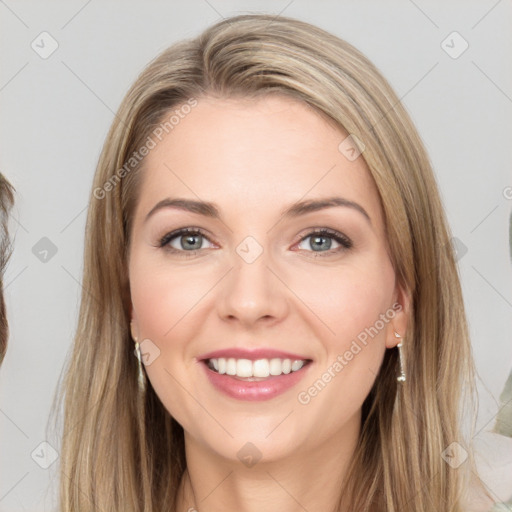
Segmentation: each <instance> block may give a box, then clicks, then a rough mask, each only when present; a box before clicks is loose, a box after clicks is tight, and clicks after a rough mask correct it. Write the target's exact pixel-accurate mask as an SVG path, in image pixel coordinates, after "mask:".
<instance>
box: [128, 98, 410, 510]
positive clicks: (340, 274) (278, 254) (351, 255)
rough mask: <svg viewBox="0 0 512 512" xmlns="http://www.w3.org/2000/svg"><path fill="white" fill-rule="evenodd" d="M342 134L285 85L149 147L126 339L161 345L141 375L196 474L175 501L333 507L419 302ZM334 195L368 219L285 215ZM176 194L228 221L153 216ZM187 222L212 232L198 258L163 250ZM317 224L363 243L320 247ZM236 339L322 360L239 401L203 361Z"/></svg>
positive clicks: (215, 109)
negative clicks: (280, 388)
mask: <svg viewBox="0 0 512 512" xmlns="http://www.w3.org/2000/svg"><path fill="white" fill-rule="evenodd" d="M346 136H347V134H346V133H344V132H343V131H341V130H340V129H338V128H336V127H334V126H333V125H332V124H331V123H328V122H327V121H326V120H325V118H323V117H322V116H320V115H319V114H318V113H316V112H315V111H314V110H313V109H312V108H310V107H309V106H307V105H306V104H304V103H301V102H298V101H296V100H293V99H290V98H286V97H283V96H267V97H264V98H261V99H258V100H257V101H255V100H252V101H248V100H246V99H233V98H231V99H219V98H212V97H205V98H202V99H200V100H199V102H198V105H197V106H196V107H195V108H193V109H192V111H191V112H190V113H189V114H188V115H187V116H186V117H185V118H184V119H182V120H181V121H180V123H179V125H177V126H175V127H174V129H173V130H172V131H171V132H170V133H169V134H168V135H167V136H166V137H165V138H164V139H163V140H162V141H161V142H160V143H159V144H158V145H157V147H156V148H155V149H153V150H152V151H151V152H150V154H149V155H148V156H147V157H146V162H145V169H144V171H143V173H144V176H143V180H142V185H141V188H140V190H139V194H140V195H139V200H138V204H137V207H136V211H135V213H134V223H133V227H132V238H131V247H130V259H129V278H130V287H131V298H132V334H133V336H134V337H138V339H139V341H140V340H144V339H149V340H151V343H152V344H154V345H151V346H152V347H158V350H159V351H160V353H159V354H158V357H156V358H155V359H154V361H152V362H151V364H149V365H148V366H146V367H145V369H146V372H147V376H148V378H149V381H150V383H151V385H152V386H153V388H154V389H155V391H156V393H157V395H158V396H159V398H160V400H161V401H162V403H163V405H164V406H165V407H166V409H167V410H168V411H169V412H170V413H171V414H172V415H173V416H174V417H175V418H176V419H177V421H178V422H179V423H180V424H181V425H182V426H183V428H184V431H185V446H186V455H187V467H188V470H187V472H186V473H185V475H184V478H183V480H182V491H183V495H181V494H180V496H179V499H178V508H177V510H183V511H185V510H188V508H189V507H195V508H196V509H197V510H200V511H201V512H211V511H221V510H222V511H226V510H237V511H243V512H250V511H255V512H256V511H258V512H259V511H261V510H279V511H280V512H288V511H289V512H291V511H296V510H302V507H304V508H306V509H307V510H331V509H332V507H333V506H334V504H335V502H336V499H337V497H338V493H339V485H340V482H341V481H342V479H343V477H344V474H345V472H346V467H347V464H348V462H349V461H350V459H351V457H352V454H353V451H354V448H355V445H356V442H357V437H358V434H359V430H360V426H361V406H362V403H363V401H364V399H365V397H366V396H367V395H368V393H369V391H370V389H371V387H372V384H373V382H374V380H375V378H376V375H377V373H378V370H379V367H380V365H381V363H382V360H383V357H384V353H385V350H386V349H389V348H392V347H394V346H395V345H396V344H397V342H398V341H399V339H397V338H396V337H395V335H394V332H395V331H396V332H398V333H400V334H401V335H404V333H405V331H406V328H407V311H408V308H409V299H408V297H407V296H406V294H405V293H404V292H403V290H401V288H400V287H399V286H397V284H396V280H395V273H394V270H393V267H392V265H391V262H390V259H389V255H388V251H387V241H386V236H385V230H384V224H383V214H382V211H381V206H380V202H379V196H378V193H377V190H376V188H375V185H374V183H373V181H372V179H371V176H370V174H369V171H368V169H367V167H366V164H365V162H364V160H363V158H362V157H359V158H357V159H356V160H354V161H349V160H348V159H347V158H346V157H345V156H344V155H343V154H342V153H341V152H340V151H339V150H338V146H339V144H340V142H341V141H343V140H344V139H345V137H346ZM333 195H337V196H342V197H343V198H346V199H348V200H350V201H353V202H356V203H358V204H359V205H360V206H361V207H363V208H364V210H365V211H366V212H367V213H368V215H369V217H370V219H371V221H368V219H367V218H366V217H365V216H364V215H363V214H362V213H360V212H359V211H357V210H356V209H355V208H350V207H346V206H341V207H340V206H337V207H331V208H324V209H322V210H320V211H316V212H310V213H307V214H304V215H301V216H299V217H297V218H285V217H282V216H281V215H280V212H281V210H283V209H284V208H286V207H288V206H290V205H292V204H294V203H295V202H297V201H299V200H305V199H318V198H322V197H330V196H333ZM167 197H183V198H188V199H195V200H198V198H200V199H201V200H204V201H211V202H214V203H215V204H216V205H217V207H218V209H219V210H220V212H221V216H222V220H217V219H212V218H208V217H205V216H202V215H199V214H197V213H191V212H187V211H181V210H178V209H175V208H163V209H160V210H158V211H157V212H155V213H154V214H153V215H152V216H150V217H149V219H148V220H147V221H145V217H146V215H147V214H148V212H150V211H151V210H152V208H153V207H154V206H155V205H156V204H157V203H158V202H159V201H161V200H163V199H165V198H167ZM183 227H198V228H202V229H203V230H204V231H205V232H206V234H207V238H203V239H202V240H203V241H202V245H200V244H201V237H198V238H199V240H198V241H197V246H198V247H200V248H199V250H197V251H196V252H195V253H194V254H192V256H189V257H186V255H185V256H180V255H179V254H174V253H172V252H169V251H166V250H165V249H164V248H160V247H158V241H159V239H161V238H162V237H163V236H164V235H166V234H168V233H170V232H172V231H174V230H177V229H179V228H183ZM313 228H331V229H333V230H336V231H339V232H341V233H343V234H344V235H345V236H346V237H348V238H349V239H350V240H351V241H352V243H353V246H352V247H351V248H350V249H345V248H343V247H342V246H341V245H340V244H339V243H337V242H336V241H335V240H334V239H332V238H328V239H327V246H326V245H325V243H326V242H325V241H324V243H322V240H320V242H318V243H317V244H316V245H315V241H314V239H315V235H313V236H310V237H308V234H309V233H310V232H311V230H312V229H313ZM247 236H252V237H254V239H255V240H256V241H257V242H258V244H259V245H260V246H261V248H262V249H263V253H262V254H261V255H260V256H259V257H258V258H257V259H256V260H255V261H254V262H252V263H247V262H246V261H245V260H244V259H242V257H240V256H239V254H238V253H237V252H236V249H237V247H238V245H239V244H240V243H241V242H242V240H244V239H245V237H247ZM184 238H185V240H184ZM182 241H183V243H185V244H186V241H187V240H186V236H185V237H180V236H178V237H176V238H174V239H173V240H172V241H171V242H170V243H172V246H173V247H174V248H176V250H177V251H179V250H180V249H181V251H182V252H181V253H180V254H183V253H184V252H186V251H187V248H186V247H189V246H187V245H185V248H183V246H182V245H181V242H182ZM329 242H330V243H331V246H330V248H329V246H328V243H329ZM315 248H316V251H315ZM188 252H191V251H190V249H188ZM319 254H320V255H324V256H318V255H319ZM397 302H398V303H399V304H400V305H401V306H402V310H401V311H399V312H397V313H396V314H395V315H394V317H393V318H392V319H390V320H388V322H387V323H385V325H384V328H382V329H381V330H380V331H379V333H378V335H376V336H374V337H373V338H370V339H369V340H370V341H369V342H368V344H367V345H366V346H364V348H362V350H361V351H360V352H359V353H357V355H355V356H354V358H353V359H352V360H351V361H349V362H348V364H347V365H346V366H345V367H344V368H343V370H342V371H341V372H338V373H335V375H336V376H335V377H334V378H332V379H331V381H330V382H329V383H328V384H327V385H326V386H325V388H324V389H323V390H322V391H321V392H319V393H318V394H317V395H316V396H315V397H313V398H312V399H311V401H310V402H309V403H308V404H306V405H304V404H301V403H299V401H298V398H297V395H298V393H299V392H300V391H305V390H307V389H308V388H309V387H310V386H311V385H312V384H313V383H314V382H315V381H316V380H317V379H319V378H321V376H322V374H323V373H324V372H326V371H327V369H328V368H329V367H331V368H332V365H333V363H334V362H335V361H336V360H337V357H338V355H340V354H341V355H343V354H344V353H345V352H346V351H347V350H348V349H349V348H350V346H351V343H352V342H353V340H355V339H356V338H357V336H358V334H360V333H361V332H362V331H364V329H365V328H369V327H370V326H372V325H374V324H375V322H376V320H378V319H379V315H381V314H385V313H386V312H387V311H389V310H390V309H391V308H392V306H393V304H395V303H397ZM230 347H248V348H254V347H272V348H276V349H281V350H285V351H289V352H294V353H298V354H301V355H302V354H303V355H304V356H305V357H307V358H309V359H312V363H311V364H310V365H309V366H308V367H307V371H306V372H305V376H304V378H303V379H302V380H301V381H300V382H299V383H298V384H297V385H296V386H295V387H293V388H292V389H290V390H288V391H286V392H285V393H284V394H282V395H279V396H277V397H275V398H273V399H271V400H267V401H258V402H245V401H240V400H236V399H233V398H230V397H227V396H225V395H223V394H221V393H219V392H218V391H217V390H216V389H215V388H214V387H213V386H212V385H211V384H210V383H209V381H208V379H207V378H206V374H205V371H204V368H203V367H202V365H203V363H200V362H198V360H197V358H198V357H199V356H201V355H202V354H205V353H207V352H210V351H212V350H217V349H223V348H230ZM331 371H332V370H331ZM247 442H251V443H252V444H253V445H254V446H256V447H257V450H258V451H259V452H260V453H261V459H260V460H259V461H258V462H257V463H256V464H255V465H253V466H252V467H246V466H245V465H244V464H243V463H242V462H241V461H240V460H239V458H238V456H237V452H238V451H239V450H240V449H241V448H242V447H243V446H244V445H245V444H246V443H247ZM299 504H300V505H299Z"/></svg>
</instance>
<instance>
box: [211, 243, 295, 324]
mask: <svg viewBox="0 0 512 512" xmlns="http://www.w3.org/2000/svg"><path fill="white" fill-rule="evenodd" d="M234 256H235V258H234V266H233V268H232V270H231V271H230V272H229V273H228V275H227V276H226V277H225V278H224V279H223V280H222V281H223V283H222V285H221V288H220V290H219V292H220V293H219V296H218V297H217V311H218V314H219V316H220V318H221V319H222V320H223V321H228V322H231V323H239V324H240V325H241V326H244V327H246V328H251V327H252V328H254V327H257V326H258V324H263V323H264V324H265V325H267V326H268V325H271V324H273V323H278V322H280V321H282V320H283V319H284V318H285V317H286V315H287V313H288V308H289V294H290V292H289V290H288V288H287V287H286V285H285V284H284V282H283V280H282V279H280V278H279V277H278V272H276V271H275V270H274V269H273V268H272V265H271V264H270V262H269V261H268V259H267V257H266V252H265V251H263V253H262V254H261V255H260V256H259V257H258V258H257V259H256V260H255V261H253V262H251V263H249V262H247V261H245V260H244V259H243V258H241V257H239V256H238V255H237V254H235V255H234Z"/></svg>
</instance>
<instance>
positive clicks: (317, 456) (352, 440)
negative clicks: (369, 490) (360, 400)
mask: <svg viewBox="0 0 512 512" xmlns="http://www.w3.org/2000/svg"><path fill="white" fill-rule="evenodd" d="M359 429H360V417H359V415H357V416H356V417H354V418H353V420H352V421H351V422H350V424H348V425H345V427H344V429H343V431H342V432H339V433H338V434H337V435H336V436H334V437H332V438H330V439H329V440H328V441H326V442H324V443H323V444H322V445H320V446H315V447H314V449H310V450H309V451H304V450H301V449H300V448H299V449H297V450H295V451H294V452H293V453H292V454H290V455H289V456H287V457H286V459H284V460H267V461H265V458H264V457H263V458H262V459H261V460H260V461H259V462H257V463H256V464H255V465H253V466H251V467H246V466H245V465H244V464H243V463H242V462H240V461H239V460H231V459H226V458H224V457H221V456H219V454H218V453H216V452H211V451H208V450H205V448H204V445H200V444H197V443H195V442H194V440H192V439H190V438H189V436H187V434H185V447H186V454H187V457H186V458H187V469H186V470H185V473H184V475H183V478H182V481H181V485H180V492H179V493H178V499H177V505H178V506H177V509H176V510H177V511H178V512H230V511H233V512H234V511H237V512H260V511H261V510H268V511H272V510H279V512H298V511H301V512H302V511H304V510H323V511H325V512H335V511H336V512H337V504H338V501H339V497H340V492H341V485H342V484H343V481H344V479H345V476H346V472H347V468H348V464H349V463H350V460H351V459H352V456H353V453H354V450H355V447H356V444H357V440H358V436H359Z"/></svg>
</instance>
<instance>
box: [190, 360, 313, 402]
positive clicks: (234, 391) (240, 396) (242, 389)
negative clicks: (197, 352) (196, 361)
mask: <svg viewBox="0 0 512 512" xmlns="http://www.w3.org/2000/svg"><path fill="white" fill-rule="evenodd" d="M207 359H209V358H207ZM296 359H301V358H300V357H299V358H296ZM200 364H201V366H202V367H203V368H204V371H205V372H206V376H207V377H208V380H209V381H210V383H211V384H212V385H213V386H214V387H215V388H216V389H217V390H218V391H220V392H221V393H224V394H225V395H227V396H229V397H231V398H235V399H237V400H246V401H262V400H270V399H271V398H274V397H276V396H278V395H280V394H282V393H284V392H285V391H287V390H289V389H290V388H292V387H293V386H295V385H296V384H297V383H298V382H299V381H300V380H302V378H303V377H304V375H305V374H306V372H307V371H308V369H309V367H310V366H311V364H309V363H308V364H306V365H304V366H303V367H302V368H301V369H300V370H298V371H296V372H290V373H288V374H281V375H269V376H268V377H267V378H265V379H264V380H259V381H246V380H241V379H239V378H237V377H236V376H233V375H226V374H222V375H221V374H219V373H217V372H215V371H213V370H211V369H210V368H208V365H207V363H206V361H201V363H200Z"/></svg>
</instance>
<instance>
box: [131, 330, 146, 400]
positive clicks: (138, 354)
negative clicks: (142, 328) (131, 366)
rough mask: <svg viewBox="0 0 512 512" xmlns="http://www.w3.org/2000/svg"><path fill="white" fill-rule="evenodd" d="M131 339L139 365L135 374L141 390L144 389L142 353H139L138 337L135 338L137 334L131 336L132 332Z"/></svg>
mask: <svg viewBox="0 0 512 512" xmlns="http://www.w3.org/2000/svg"><path fill="white" fill-rule="evenodd" d="M132 333H133V329H132ZM132 339H133V341H135V356H136V357H137V360H138V366H139V369H138V375H137V380H138V382H139V389H140V390H141V391H146V378H145V376H144V370H143V369H142V354H141V350H140V344H139V339H138V338H137V336H133V334H132Z"/></svg>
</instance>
